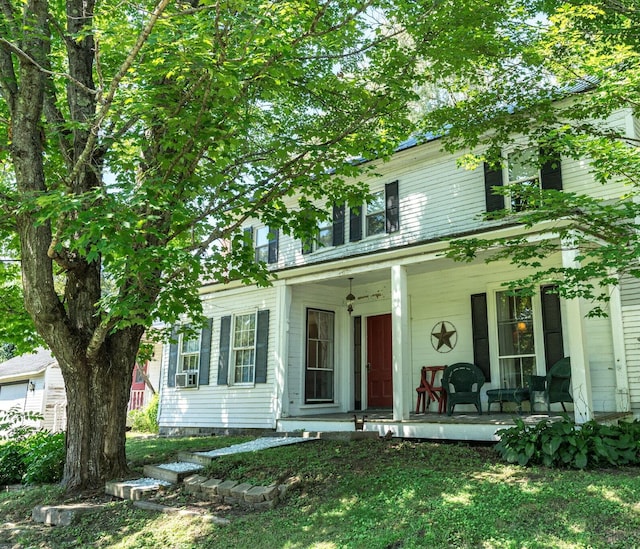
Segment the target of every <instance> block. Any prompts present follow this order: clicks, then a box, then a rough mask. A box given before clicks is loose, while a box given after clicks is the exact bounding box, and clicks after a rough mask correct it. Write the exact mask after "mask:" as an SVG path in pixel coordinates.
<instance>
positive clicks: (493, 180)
mask: <svg viewBox="0 0 640 549" xmlns="http://www.w3.org/2000/svg"><path fill="white" fill-rule="evenodd" d="M492 187H502V168H500V167H498V169H493V168H491V167H490V166H489V164H487V163H486V162H485V163H484V194H485V200H486V205H487V211H488V212H495V211H496V210H503V209H504V196H502V195H501V194H496V193H494V192H493V189H492Z"/></svg>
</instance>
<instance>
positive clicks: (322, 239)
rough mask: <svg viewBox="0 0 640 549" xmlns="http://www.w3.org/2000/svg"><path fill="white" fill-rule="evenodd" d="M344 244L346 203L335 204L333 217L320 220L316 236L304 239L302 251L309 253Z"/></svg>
mask: <svg viewBox="0 0 640 549" xmlns="http://www.w3.org/2000/svg"><path fill="white" fill-rule="evenodd" d="M342 244H344V204H335V205H334V206H333V211H332V215H331V219H326V220H322V221H320V222H318V229H317V231H316V234H315V237H314V238H310V239H308V240H305V241H303V243H302V253H303V254H308V253H311V252H315V251H316V250H320V249H322V248H326V247H330V246H340V245H342Z"/></svg>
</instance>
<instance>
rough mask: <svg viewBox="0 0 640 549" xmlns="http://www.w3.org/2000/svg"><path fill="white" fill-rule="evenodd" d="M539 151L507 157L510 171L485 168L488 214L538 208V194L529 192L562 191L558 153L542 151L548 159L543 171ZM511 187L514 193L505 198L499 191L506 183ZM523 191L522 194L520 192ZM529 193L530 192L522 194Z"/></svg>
mask: <svg viewBox="0 0 640 549" xmlns="http://www.w3.org/2000/svg"><path fill="white" fill-rule="evenodd" d="M537 154H538V153H537V151H536V150H535V149H527V150H526V151H523V152H520V153H518V154H515V153H514V154H510V155H509V156H508V157H507V162H506V164H507V165H506V168H504V169H503V168H502V167H501V166H492V165H489V164H487V163H485V165H484V187H485V200H486V211H487V212H494V211H497V210H503V209H505V208H507V209H510V210H513V211H516V212H519V211H523V210H526V209H528V208H531V207H532V206H534V204H532V200H533V201H535V200H536V198H535V197H536V195H537V193H534V194H533V195H532V194H531V193H530V192H529V191H530V190H531V189H532V188H533V190H534V191H537V190H539V189H542V190H557V191H561V190H562V170H561V160H560V157H559V156H558V155H557V154H551V153H545V152H544V151H540V153H539V154H540V156H541V157H542V158H543V159H544V160H545V162H544V164H543V165H542V167H541V168H538V163H537V162H536V160H537V159H536V156H537ZM505 177H506V181H507V183H508V184H509V185H510V192H509V193H508V194H507V195H506V196H505V195H504V194H503V193H498V192H496V191H495V189H496V188H497V187H502V186H503V184H504V181H505ZM518 191H520V192H518ZM522 191H527V192H522Z"/></svg>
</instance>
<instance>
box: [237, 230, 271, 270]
mask: <svg viewBox="0 0 640 549" xmlns="http://www.w3.org/2000/svg"><path fill="white" fill-rule="evenodd" d="M244 231H245V234H248V235H249V236H248V237H245V238H246V240H245V242H252V243H253V250H254V254H255V258H256V261H257V262H262V263H277V262H278V236H279V235H278V230H277V229H271V228H270V227H258V228H257V229H254V228H253V227H246V228H245V229H244Z"/></svg>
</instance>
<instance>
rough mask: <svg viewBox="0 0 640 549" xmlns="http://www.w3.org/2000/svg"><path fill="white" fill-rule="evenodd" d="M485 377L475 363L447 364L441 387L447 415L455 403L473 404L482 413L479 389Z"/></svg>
mask: <svg viewBox="0 0 640 549" xmlns="http://www.w3.org/2000/svg"><path fill="white" fill-rule="evenodd" d="M484 382H485V379H484V374H483V373H482V370H481V369H480V368H478V367H477V366H476V365H475V364H469V363H466V362H457V363H456V364H452V365H451V366H447V367H446V368H445V370H444V372H443V374H442V387H443V389H444V392H445V394H446V398H447V415H448V416H450V415H451V414H452V413H453V408H454V407H455V405H456V404H475V406H476V408H477V409H478V413H479V414H482V404H481V403H480V389H481V388H482V386H483V385H484Z"/></svg>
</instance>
